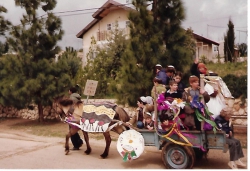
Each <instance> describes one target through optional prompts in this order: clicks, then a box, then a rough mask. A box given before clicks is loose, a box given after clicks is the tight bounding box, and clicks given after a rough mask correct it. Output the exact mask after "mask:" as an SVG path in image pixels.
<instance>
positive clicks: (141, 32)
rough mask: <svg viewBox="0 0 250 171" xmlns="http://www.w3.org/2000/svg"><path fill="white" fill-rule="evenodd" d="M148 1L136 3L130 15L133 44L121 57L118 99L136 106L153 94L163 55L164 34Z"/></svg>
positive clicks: (138, 0) (131, 41)
mask: <svg viewBox="0 0 250 171" xmlns="http://www.w3.org/2000/svg"><path fill="white" fill-rule="evenodd" d="M146 2H147V1H146V0H134V1H133V5H134V6H135V10H134V11H131V12H130V13H129V16H128V18H129V20H130V22H131V23H130V43H129V45H128V48H127V49H126V51H125V53H124V54H123V57H122V64H123V65H122V67H121V71H120V72H119V74H118V76H117V78H116V81H117V83H118V84H117V85H118V86H117V90H116V94H117V99H118V102H120V103H123V104H125V103H128V104H129V105H132V106H135V105H136V101H137V99H138V97H140V96H144V95H150V92H151V89H152V87H153V82H152V81H153V78H154V73H153V70H154V66H155V64H156V63H158V62H159V61H158V58H159V56H161V55H162V54H163V51H162V46H161V39H160V37H161V32H157V31H156V28H155V25H154V24H153V16H152V15H151V12H150V11H149V10H148V9H147V3H146Z"/></svg>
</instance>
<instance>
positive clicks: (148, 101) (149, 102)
mask: <svg viewBox="0 0 250 171" xmlns="http://www.w3.org/2000/svg"><path fill="white" fill-rule="evenodd" d="M146 101H147V104H153V98H152V97H151V96H147V97H146Z"/></svg>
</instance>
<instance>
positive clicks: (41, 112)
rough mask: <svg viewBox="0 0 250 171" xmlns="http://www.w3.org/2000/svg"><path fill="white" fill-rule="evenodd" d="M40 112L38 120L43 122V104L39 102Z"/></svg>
mask: <svg viewBox="0 0 250 171" xmlns="http://www.w3.org/2000/svg"><path fill="white" fill-rule="evenodd" d="M38 114H39V118H38V122H43V106H42V104H41V103H38Z"/></svg>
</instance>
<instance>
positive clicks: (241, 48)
mask: <svg viewBox="0 0 250 171" xmlns="http://www.w3.org/2000/svg"><path fill="white" fill-rule="evenodd" d="M238 47H239V51H240V56H246V55H247V44H246V43H241V44H240V45H239V46H238Z"/></svg>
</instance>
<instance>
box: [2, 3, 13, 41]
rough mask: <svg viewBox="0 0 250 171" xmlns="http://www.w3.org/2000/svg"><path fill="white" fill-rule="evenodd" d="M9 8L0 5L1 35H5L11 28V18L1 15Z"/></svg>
mask: <svg viewBox="0 0 250 171" xmlns="http://www.w3.org/2000/svg"><path fill="white" fill-rule="evenodd" d="M7 12H8V10H7V9H6V8H5V7H4V6H1V5H0V36H3V35H5V33H6V31H7V30H8V29H9V28H10V26H11V22H10V21H9V20H6V19H5V18H4V16H2V15H1V13H7Z"/></svg>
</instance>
